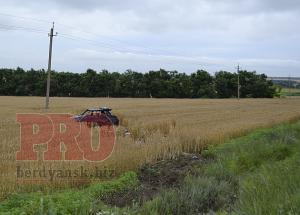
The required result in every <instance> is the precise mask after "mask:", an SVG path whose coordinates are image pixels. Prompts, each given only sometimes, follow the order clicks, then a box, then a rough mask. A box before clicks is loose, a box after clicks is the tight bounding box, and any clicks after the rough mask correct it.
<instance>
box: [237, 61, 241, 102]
mask: <svg viewBox="0 0 300 215" xmlns="http://www.w3.org/2000/svg"><path fill="white" fill-rule="evenodd" d="M237 75H238V83H237V84H238V87H237V95H238V100H240V88H241V86H240V65H239V64H238V67H237Z"/></svg>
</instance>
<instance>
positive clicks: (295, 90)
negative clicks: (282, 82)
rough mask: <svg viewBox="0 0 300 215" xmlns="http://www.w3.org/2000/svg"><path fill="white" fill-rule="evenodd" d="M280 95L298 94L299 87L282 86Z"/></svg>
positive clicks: (299, 92) (299, 94) (299, 91)
mask: <svg viewBox="0 0 300 215" xmlns="http://www.w3.org/2000/svg"><path fill="white" fill-rule="evenodd" d="M281 96H300V89H298V88H291V89H289V88H282V90H281Z"/></svg>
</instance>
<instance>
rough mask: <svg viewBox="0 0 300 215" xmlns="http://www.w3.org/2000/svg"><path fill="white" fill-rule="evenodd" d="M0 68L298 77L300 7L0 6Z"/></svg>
mask: <svg viewBox="0 0 300 215" xmlns="http://www.w3.org/2000/svg"><path fill="white" fill-rule="evenodd" d="M0 4H1V8H0V45H1V46H0V47H1V51H0V67H9V68H11V67H13V68H14V67H17V66H20V67H23V68H26V69H29V68H34V69H40V68H47V60H48V46H49V40H48V37H47V32H48V31H49V29H50V27H51V23H50V22H51V21H52V20H53V21H55V23H56V24H55V31H57V32H58V36H57V37H55V38H54V46H53V69H55V70H58V71H71V72H85V71H86V69H87V68H93V69H95V70H101V69H108V70H110V71H120V72H123V71H125V70H127V69H132V70H136V71H140V72H145V71H149V70H157V69H159V68H164V69H168V70H177V71H179V72H186V73H191V72H194V71H196V70H197V69H205V70H208V71H209V72H210V73H212V74H213V73H214V72H216V71H219V70H228V71H234V70H235V67H236V66H237V64H238V63H239V64H241V67H242V69H247V70H256V71H257V72H259V73H266V74H267V75H269V76H289V75H290V76H298V77H299V76H300V27H299V26H300V1H299V0H52V1H51V0H47V1H46V0H26V1H25V0H9V1H7V0H0Z"/></svg>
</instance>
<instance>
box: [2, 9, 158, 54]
mask: <svg viewBox="0 0 300 215" xmlns="http://www.w3.org/2000/svg"><path fill="white" fill-rule="evenodd" d="M0 15H1V16H6V17H11V18H15V19H22V20H32V21H35V22H42V23H48V24H49V23H52V22H51V21H49V20H43V19H36V18H32V17H24V16H16V15H12V14H6V13H0ZM56 25H61V26H64V27H66V28H69V29H73V30H75V31H76V32H78V33H84V34H88V35H91V36H94V37H97V38H99V37H100V38H103V39H105V40H108V41H110V42H109V43H106V45H107V46H110V47H112V46H113V45H112V43H118V45H117V46H121V45H122V44H123V45H127V46H130V48H126V49H127V50H130V52H140V49H141V48H142V49H143V50H148V52H149V51H150V52H156V51H164V50H160V49H157V48H156V49H155V50H154V49H153V47H146V46H141V45H139V46H135V45H132V44H130V43H128V42H126V41H124V40H120V39H112V38H108V37H107V36H103V35H99V34H95V33H92V32H89V31H83V30H81V29H79V28H78V27H75V26H71V25H66V24H63V23H61V22H56ZM24 30H25V29H24ZM44 32H45V31H44ZM60 32H61V33H62V34H64V35H66V36H67V37H69V39H71V38H70V37H74V36H73V35H67V34H65V33H63V31H60ZM67 37H65V38H67ZM75 37H76V38H77V39H79V40H85V41H88V40H90V39H86V38H82V37H81V38H78V37H77V36H75ZM90 42H94V43H99V42H98V41H95V40H93V41H92V40H90ZM103 43H104V42H102V44H103ZM118 49H119V48H118ZM118 49H117V48H114V50H117V51H118ZM143 53H145V51H144V52H143Z"/></svg>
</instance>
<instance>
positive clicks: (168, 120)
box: [0, 97, 300, 198]
mask: <svg viewBox="0 0 300 215" xmlns="http://www.w3.org/2000/svg"><path fill="white" fill-rule="evenodd" d="M99 106H108V107H111V108H112V109H113V113H114V114H116V115H117V116H119V118H120V119H121V126H119V127H118V128H116V131H117V139H116V146H115V148H114V151H113V153H112V155H111V156H110V157H109V158H108V159H107V160H105V161H104V162H100V163H90V162H86V161H76V162H68V161H60V162H54V161H52V162H50V161H48V162H46V161H32V162H21V161H16V159H15V153H16V151H18V149H19V141H20V137H19V129H20V127H19V125H18V124H17V123H16V121H15V118H16V113H46V111H45V110H44V98H41V97H0V119H1V120H0V141H1V142H0V143H1V144H0V147H1V148H0V150H1V153H0V168H1V169H0V171H1V176H0V197H1V198H3V197H5V196H7V195H8V194H10V193H12V192H20V191H30V190H36V189H41V188H42V189H48V188H49V189H50V188H56V189H58V188H60V187H66V186H74V185H78V183H90V182H91V181H92V179H91V181H85V182H78V181H72V180H60V179H56V180H54V181H52V182H49V183H47V184H46V185H45V184H41V185H39V183H38V182H37V183H30V184H22V183H18V182H17V181H16V166H17V165H19V166H22V167H24V168H41V167H42V166H46V167H49V168H61V169H72V168H78V167H80V166H84V167H85V168H87V169H92V168H94V167H95V166H99V167H105V168H111V169H114V170H115V171H116V173H117V174H119V173H122V172H125V171H127V170H136V169H137V168H139V167H140V166H141V165H143V164H145V163H147V162H153V161H156V160H158V159H164V158H170V157H172V156H176V155H177V154H179V153H181V152H200V151H201V150H202V149H203V148H205V147H207V146H208V145H210V144H220V143H223V142H224V141H226V140H227V139H229V138H233V137H238V136H242V135H244V134H246V133H247V132H249V131H251V130H253V129H256V128H261V127H270V126H273V125H276V124H279V123H282V122H289V121H296V120H298V119H300V108H299V107H300V98H288V99H241V100H239V101H238V100H236V99H215V100H213V99H131V98H122V99H121V98H51V103H50V109H49V110H48V112H49V113H70V114H79V113H81V112H82V111H83V110H85V109H86V108H90V107H99ZM125 129H128V130H129V132H130V135H124V131H125ZM35 149H36V150H43V147H40V148H35Z"/></svg>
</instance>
